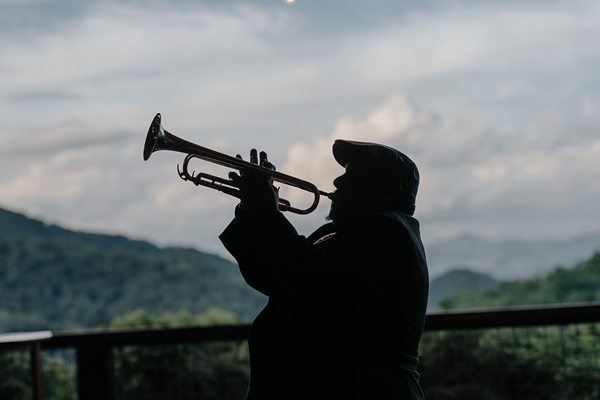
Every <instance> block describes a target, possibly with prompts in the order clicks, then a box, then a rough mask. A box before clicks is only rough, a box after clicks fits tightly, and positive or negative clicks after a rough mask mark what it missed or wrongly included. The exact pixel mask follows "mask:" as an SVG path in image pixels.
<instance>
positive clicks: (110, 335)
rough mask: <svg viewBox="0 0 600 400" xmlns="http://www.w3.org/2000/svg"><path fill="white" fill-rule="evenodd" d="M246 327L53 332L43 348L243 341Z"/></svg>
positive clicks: (247, 328)
mask: <svg viewBox="0 0 600 400" xmlns="http://www.w3.org/2000/svg"><path fill="white" fill-rule="evenodd" d="M249 330H250V325H249V324H241V325H222V326H203V327H200V326H199V327H187V328H143V329H122V330H104V331H85V332H55V333H54V336H53V337H52V339H50V340H48V341H45V342H44V343H43V346H44V348H59V347H80V346H87V345H96V344H106V345H111V346H127V345H151V344H179V343H192V342H209V341H218V340H245V339H247V338H248V332H249Z"/></svg>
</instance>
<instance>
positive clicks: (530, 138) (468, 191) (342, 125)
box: [284, 95, 600, 237]
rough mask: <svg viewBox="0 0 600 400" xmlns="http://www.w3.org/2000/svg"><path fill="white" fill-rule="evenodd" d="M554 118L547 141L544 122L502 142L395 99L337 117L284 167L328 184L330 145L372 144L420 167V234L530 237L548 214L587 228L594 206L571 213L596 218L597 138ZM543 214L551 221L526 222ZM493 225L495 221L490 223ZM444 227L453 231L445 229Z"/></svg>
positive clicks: (333, 168) (460, 120)
mask: <svg viewBox="0 0 600 400" xmlns="http://www.w3.org/2000/svg"><path fill="white" fill-rule="evenodd" d="M551 119H558V120H560V121H561V123H560V124H556V125H555V126H553V128H554V130H553V131H552V132H549V135H550V139H548V137H546V135H544V133H546V132H547V129H545V128H547V124H548V119H547V117H546V116H542V117H541V118H538V119H537V120H536V121H534V122H533V123H532V124H531V126H530V130H529V131H528V132H525V134H524V135H523V136H524V137H519V136H511V137H503V136H502V135H501V134H499V133H498V132H497V131H495V130H494V129H492V128H491V127H489V126H487V125H486V123H485V122H483V121H482V120H481V118H477V117H469V116H467V117H452V118H450V117H445V116H441V115H438V114H436V113H434V112H431V111H424V110H421V109H419V108H418V107H417V106H416V105H414V104H413V103H412V102H411V101H409V100H407V99H406V98H405V97H403V96H400V95H393V96H391V97H390V98H389V99H388V100H387V101H385V102H384V103H383V104H381V105H380V106H379V107H377V108H376V109H374V110H373V111H372V112H370V113H369V114H368V115H367V116H366V117H365V118H363V119H351V118H343V119H342V120H341V121H340V122H339V123H338V124H337V125H336V127H335V129H334V131H333V132H332V133H331V134H329V135H327V136H325V137H322V138H318V139H316V140H315V141H313V142H312V143H297V144H295V145H294V146H292V147H291V150H290V152H289V154H288V161H287V163H286V164H285V166H284V169H285V170H286V171H289V172H290V173H292V174H297V175H298V176H303V177H304V178H306V179H308V180H311V181H313V182H315V183H317V184H318V185H319V186H320V187H330V186H331V183H330V182H331V180H332V179H333V178H334V177H335V176H336V175H337V174H339V173H340V172H341V167H340V166H337V165H336V164H335V162H333V161H332V155H331V144H332V143H333V141H334V140H335V139H336V138H347V139H352V140H361V141H372V142H378V143H383V144H387V145H390V146H392V147H395V148H398V149H399V150H401V151H403V152H406V153H407V154H408V155H409V156H410V157H411V158H413V159H414V160H415V161H416V162H417V165H418V166H419V168H420V170H421V187H420V194H419V196H418V198H417V215H419V216H420V217H422V218H423V219H424V220H426V221H427V225H426V226H425V229H426V231H427V232H428V234H430V235H431V236H433V237H443V236H444V235H450V234H456V233H461V232H465V231H485V232H486V233H487V234H489V235H491V236H496V237H498V236H499V237H506V236H511V235H512V234H515V235H517V236H518V235H519V232H521V233H523V234H524V235H531V234H532V232H533V231H535V230H537V229H538V228H539V226H540V225H542V224H543V223H544V222H548V219H549V218H550V216H549V215H552V217H551V218H552V220H553V223H554V224H556V225H558V224H568V225H572V224H571V223H570V221H572V220H574V219H577V220H578V224H580V226H583V225H585V226H586V228H587V229H588V230H593V229H594V228H597V227H598V226H597V225H596V224H595V222H594V221H595V220H597V218H600V208H598V209H597V210H595V212H594V215H593V216H592V215H582V216H580V217H575V216H574V215H573V214H572V213H576V210H577V207H579V206H581V207H582V209H585V212H586V213H589V212H590V211H592V212H593V211H594V210H590V209H589V204H588V203H589V198H590V197H591V196H596V195H597V194H598V193H597V187H598V183H597V182H598V180H599V178H600V175H599V172H598V171H600V158H599V157H598V147H599V146H600V132H598V131H597V130H596V133H597V135H596V136H595V137H593V136H590V135H588V134H587V133H586V132H582V133H578V132H577V131H576V130H575V131H574V130H573V128H574V125H572V124H571V125H570V124H568V123H567V122H566V121H565V120H564V119H563V118H562V117H560V116H557V115H554V116H553V117H552V118H551ZM532 132H533V133H532ZM565 137H566V138H567V139H565V140H563V138H565ZM549 143H550V144H552V146H549ZM556 143H566V144H568V145H563V146H557V145H555V144H556ZM507 198H510V199H511V200H510V202H509V203H507V202H506V199H507ZM540 208H541V209H545V210H546V211H547V212H549V213H551V214H546V215H532V210H536V209H540ZM566 210H571V212H572V213H566V212H565V211H566ZM561 211H562V214H560V213H561ZM486 213H487V214H488V215H485V214H486ZM533 214H536V213H533ZM528 215H529V216H530V218H529V217H528ZM442 216H443V217H442ZM482 217H483V218H482ZM591 217H592V219H590V218H591ZM437 219H439V220H437ZM490 220H494V221H495V222H496V223H498V224H497V225H495V226H494V225H489V221H490ZM586 220H587V221H589V222H588V223H586V222H585V221H586ZM501 221H502V222H501ZM500 222H501V223H500ZM447 225H453V226H451V227H450V230H449V229H448V226H447ZM568 230H569V232H568V233H567V232H566V231H564V232H562V234H563V235H568V234H574V233H575V232H574V231H573V228H572V227H570V228H569V229H568ZM553 233H557V232H553ZM538 234H540V235H543V233H542V232H538Z"/></svg>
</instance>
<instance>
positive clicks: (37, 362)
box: [31, 342, 43, 400]
mask: <svg viewBox="0 0 600 400" xmlns="http://www.w3.org/2000/svg"><path fill="white" fill-rule="evenodd" d="M42 382H43V375H42V345H41V344H40V342H34V343H32V344H31V383H32V384H31V389H32V390H31V391H32V398H33V400H42V396H43V394H42V393H43V384H42Z"/></svg>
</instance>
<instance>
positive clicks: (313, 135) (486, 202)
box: [0, 0, 600, 255]
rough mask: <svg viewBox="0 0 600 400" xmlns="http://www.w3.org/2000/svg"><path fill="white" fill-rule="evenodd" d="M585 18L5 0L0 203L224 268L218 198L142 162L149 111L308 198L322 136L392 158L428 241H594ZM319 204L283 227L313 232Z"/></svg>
mask: <svg viewBox="0 0 600 400" xmlns="http://www.w3.org/2000/svg"><path fill="white" fill-rule="evenodd" d="M599 21H600V3H598V2H597V1H593V0H590V1H548V0H540V1H512V0H511V1H503V2H491V1H419V2H408V1H405V2H401V1H397V0H389V1H387V0H344V1H334V0H297V1H296V2H295V3H294V4H286V2H284V1H283V0H261V1H250V0H248V1H217V0H213V1H192V0H177V1H159V0H155V1H128V2H123V1H116V0H115V1H86V2H81V1H75V0H69V1H68V0H60V1H45V0H2V1H0V54H1V56H0V121H1V122H2V131H1V132H0V135H2V145H1V147H0V152H1V153H0V162H1V168H0V206H1V207H5V208H9V209H12V210H15V211H20V212H25V213H26V214H28V215H30V216H33V217H38V218H42V219H44V220H46V221H48V222H54V223H60V224H62V225H65V226H67V227H71V228H76V229H84V230H93V231H100V232H108V233H121V234H126V235H129V236H132V237H135V238H142V239H149V240H152V241H153V242H155V243H158V244H180V245H192V246H195V247H197V248H200V249H203V250H208V251H210V252H216V253H218V254H222V255H224V254H225V253H224V249H223V248H222V246H221V245H220V243H219V242H218V239H217V235H218V234H219V233H220V231H221V230H222V229H223V228H224V226H225V225H226V224H227V222H228V221H229V219H230V218H231V216H232V212H233V207H234V205H235V203H236V201H235V199H233V198H230V197H228V196H224V195H222V194H219V193H216V192H213V191H211V190H209V189H198V188H195V187H194V186H193V185H191V184H188V183H184V182H182V181H181V180H180V179H179V178H178V176H177V173H176V164H177V163H178V162H181V161H182V159H183V155H181V154H179V153H175V152H159V153H156V154H154V155H153V156H152V158H151V159H150V160H149V161H148V162H144V161H142V146H143V141H144V137H145V134H146V130H147V127H148V125H149V123H150V121H151V119H152V117H153V116H154V114H155V113H156V112H161V114H162V116H163V122H164V126H165V127H166V129H168V130H169V131H171V132H172V133H174V134H176V135H178V136H180V137H183V138H185V139H188V140H191V141H193V142H196V143H198V144H201V145H203V146H207V147H210V148H213V149H215V150H218V151H221V152H223V153H226V154H231V155H235V154H236V153H242V154H247V151H248V149H249V148H251V147H258V148H260V149H264V150H265V151H267V152H268V153H269V155H270V159H271V160H272V161H274V162H275V163H276V164H277V165H278V169H279V170H280V171H283V172H286V173H289V174H292V175H295V176H297V177H300V178H304V179H307V180H309V181H312V182H314V183H315V184H317V185H318V186H319V187H320V188H321V189H323V190H331V189H332V184H331V181H332V179H333V178H335V177H336V176H337V175H339V174H340V173H341V172H342V169H341V167H339V166H337V165H336V164H335V162H333V160H332V157H331V144H332V143H333V140H334V139H335V138H347V139H355V140H364V141H374V142H380V143H385V144H388V145H390V146H393V147H396V148H398V149H400V150H402V151H404V152H405V153H407V154H408V155H410V156H411V157H412V158H413V159H414V160H415V162H416V163H417V164H418V166H419V168H420V170H421V176H422V183H421V190H420V194H419V197H418V205H417V213H416V216H417V217H418V218H419V219H420V221H421V223H422V230H423V237H424V239H425V242H426V243H432V242H434V241H436V240H440V239H442V238H448V237H452V236H453V235H457V234H461V233H466V232H468V233H471V234H475V235H481V236H485V237H489V238H496V239H502V238H508V237H517V238H527V239H535V238H571V237H574V236H576V235H578V234H582V233H586V232H597V231H599V230H600V222H599V221H600V206H599V205H598V198H599V197H600V179H599V178H600V73H599V72H598V71H600V43H599V41H598V38H600V22H599ZM197 168H198V169H205V170H207V171H213V172H216V173H219V174H220V175H222V176H225V175H226V172H227V171H226V170H224V169H222V168H216V169H215V168H213V166H212V165H204V164H201V165H198V167H197ZM288 196H289V197H290V198H292V199H295V200H298V201H302V199H297V198H298V194H297V193H289V194H288ZM327 203H328V201H327V200H325V201H324V204H323V205H322V206H320V208H319V209H318V210H317V211H316V212H315V213H313V214H311V215H310V216H303V217H297V216H291V217H290V218H291V219H292V220H293V221H294V223H295V224H296V225H297V226H298V229H299V231H300V232H301V233H310V231H311V230H312V229H313V228H316V227H317V226H318V225H319V224H320V223H321V222H322V221H323V220H324V216H325V215H326V213H327V209H328V204H327Z"/></svg>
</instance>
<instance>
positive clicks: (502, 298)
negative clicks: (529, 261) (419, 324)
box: [445, 253, 600, 308]
mask: <svg viewBox="0 0 600 400" xmlns="http://www.w3.org/2000/svg"><path fill="white" fill-rule="evenodd" d="M589 301H600V253H596V254H595V255H593V256H592V257H591V258H590V259H589V260H587V261H585V262H582V263H580V264H578V265H577V266H575V267H574V268H572V269H563V268H558V269H556V270H554V271H553V272H551V273H549V274H548V275H546V276H543V277H537V278H531V279H527V280H523V281H515V282H505V283H503V284H500V285H497V286H495V287H493V288H491V289H488V290H484V291H480V292H478V291H470V292H459V293H458V294H457V295H456V296H454V297H451V298H448V299H446V301H445V305H446V306H450V307H452V308H461V307H502V306H514V305H533V304H550V303H571V302H589Z"/></svg>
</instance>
